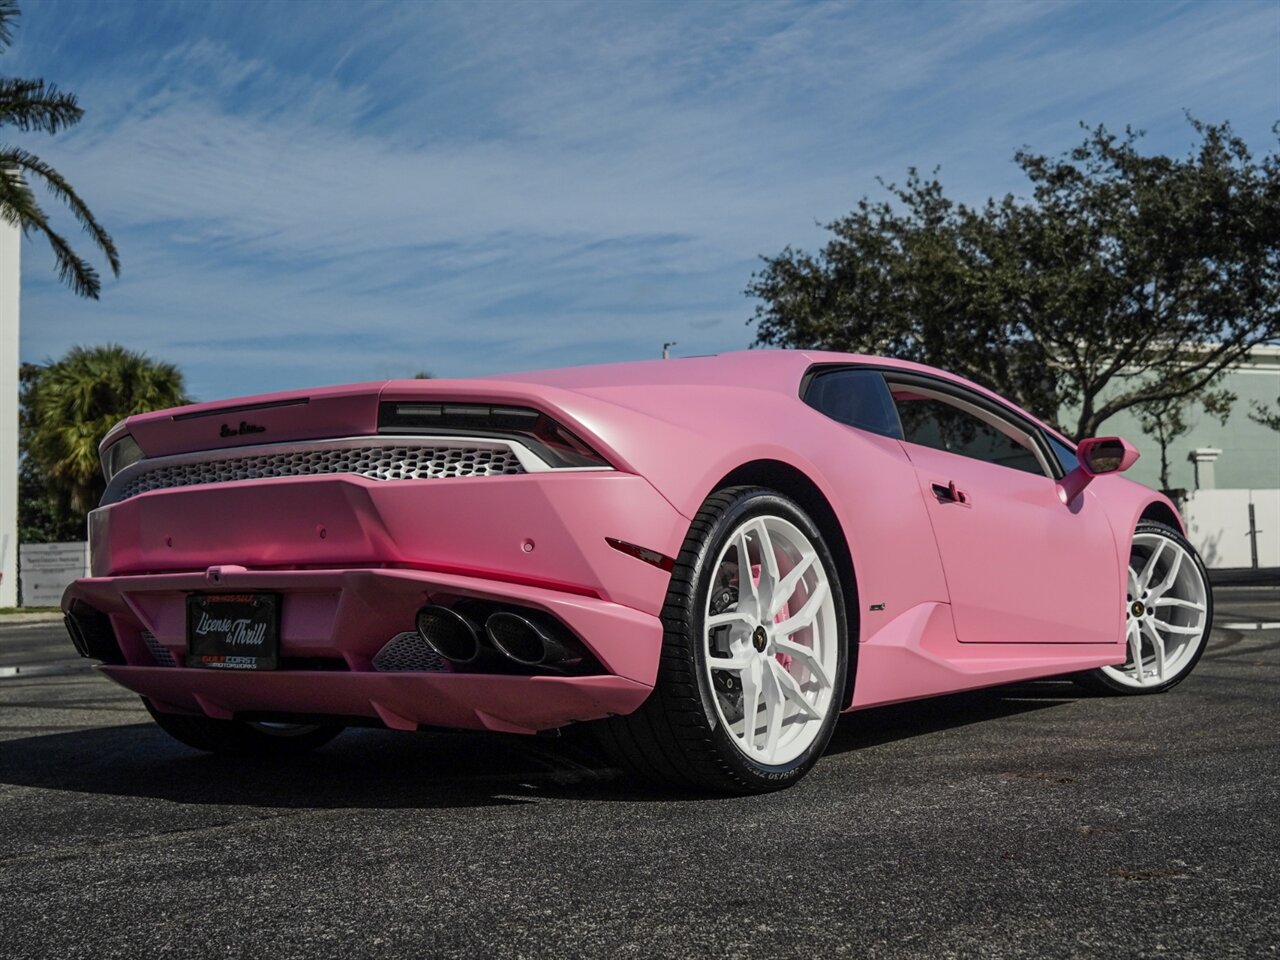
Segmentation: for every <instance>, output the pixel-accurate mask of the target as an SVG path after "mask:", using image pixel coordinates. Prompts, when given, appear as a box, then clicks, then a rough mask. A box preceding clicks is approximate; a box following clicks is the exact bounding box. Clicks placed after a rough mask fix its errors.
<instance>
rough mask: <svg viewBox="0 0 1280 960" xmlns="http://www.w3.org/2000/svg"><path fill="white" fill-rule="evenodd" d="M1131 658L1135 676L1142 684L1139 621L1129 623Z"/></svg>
mask: <svg viewBox="0 0 1280 960" xmlns="http://www.w3.org/2000/svg"><path fill="white" fill-rule="evenodd" d="M1128 634H1129V636H1128V640H1129V656H1130V657H1132V659H1133V676H1134V679H1136V680H1137V681H1138V682H1139V683H1141V682H1142V631H1141V628H1140V627H1139V626H1138V621H1137V620H1130V621H1129V628H1128Z"/></svg>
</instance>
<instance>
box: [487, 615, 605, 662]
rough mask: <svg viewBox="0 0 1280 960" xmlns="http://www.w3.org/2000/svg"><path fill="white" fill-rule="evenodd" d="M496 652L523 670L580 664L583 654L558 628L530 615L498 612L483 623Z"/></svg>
mask: <svg viewBox="0 0 1280 960" xmlns="http://www.w3.org/2000/svg"><path fill="white" fill-rule="evenodd" d="M484 632H485V633H486V634H487V635H488V637H489V642H490V643H492V644H493V647H494V649H495V650H497V651H498V652H499V653H500V654H502V655H503V656H504V657H506V658H507V659H508V660H511V661H512V662H514V663H517V664H519V665H520V666H522V667H566V666H572V665H573V664H576V663H580V662H581V661H582V653H581V652H580V651H579V650H577V649H576V647H575V646H574V645H571V644H570V643H569V642H567V641H566V639H565V638H564V636H563V631H562V629H560V628H559V627H558V625H556V624H554V623H552V622H549V621H548V620H546V619H544V618H542V617H539V616H537V615H536V614H533V613H532V612H531V613H529V614H523V613H513V612H512V611H510V610H499V611H498V612H497V613H492V614H490V615H489V618H488V619H487V620H485V622H484Z"/></svg>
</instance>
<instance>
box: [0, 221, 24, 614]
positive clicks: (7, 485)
mask: <svg viewBox="0 0 1280 960" xmlns="http://www.w3.org/2000/svg"><path fill="white" fill-rule="evenodd" d="M21 249H22V234H21V233H20V232H19V230H18V228H17V227H15V226H13V225H12V224H10V223H8V222H7V221H5V220H4V219H0V607H12V606H15V605H17V602H18V299H19V298H18V289H19V272H18V268H19V251H20V250H21Z"/></svg>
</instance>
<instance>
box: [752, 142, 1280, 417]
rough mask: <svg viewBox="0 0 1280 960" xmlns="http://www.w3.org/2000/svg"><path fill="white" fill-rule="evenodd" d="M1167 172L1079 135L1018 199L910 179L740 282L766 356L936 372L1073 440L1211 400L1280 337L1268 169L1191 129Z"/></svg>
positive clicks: (1275, 162)
mask: <svg viewBox="0 0 1280 960" xmlns="http://www.w3.org/2000/svg"><path fill="white" fill-rule="evenodd" d="M1190 123H1191V126H1192V129H1193V130H1194V132H1195V134H1196V137H1197V141H1198V142H1197V144H1196V145H1195V147H1194V148H1193V149H1192V150H1191V151H1190V153H1189V154H1188V155H1187V156H1186V157H1184V158H1181V159H1178V158H1173V157H1168V156H1159V155H1157V156H1149V155H1144V154H1142V153H1140V152H1139V150H1138V143H1139V140H1140V138H1141V134H1140V133H1136V132H1134V131H1131V130H1126V131H1125V133H1124V135H1123V136H1117V135H1114V134H1112V133H1110V132H1108V131H1107V129H1106V128H1105V127H1101V126H1099V127H1097V128H1094V129H1087V137H1086V139H1085V140H1084V142H1083V143H1082V144H1081V145H1080V146H1078V147H1076V148H1075V149H1073V150H1071V151H1069V152H1068V153H1066V154H1064V155H1062V156H1060V157H1047V156H1041V155H1038V154H1035V153H1032V152H1030V151H1028V150H1025V149H1024V150H1022V151H1019V152H1018V153H1017V154H1015V159H1016V160H1017V162H1018V164H1019V165H1020V166H1021V168H1022V170H1023V172H1024V173H1025V174H1026V176H1027V177H1028V179H1029V180H1030V183H1031V194H1030V196H1029V197H1028V198H1025V199H1020V198H1017V197H1014V196H1013V195H1009V196H1005V197H1003V198H1001V199H992V200H989V201H988V202H987V203H985V204H984V205H982V206H980V207H970V206H967V205H965V204H962V203H957V202H955V201H953V200H951V199H949V198H948V197H947V196H946V194H945V192H944V190H943V188H942V185H941V183H940V182H939V181H938V179H937V178H936V175H935V176H934V177H931V178H926V177H923V176H921V175H920V174H919V173H918V172H917V171H916V170H914V169H913V170H911V171H910V172H909V175H908V177H907V180H906V182H905V183H904V184H902V185H898V186H895V185H888V186H887V190H888V193H889V198H888V199H886V200H883V201H872V200H870V199H867V198H864V199H863V200H862V201H861V202H860V203H859V204H858V205H857V207H856V208H855V209H854V211H853V212H852V213H851V214H849V215H848V216H846V217H844V218H843V219H840V220H837V221H835V222H834V223H832V224H830V225H829V226H828V229H829V230H830V232H831V234H832V237H831V239H830V240H829V242H828V243H827V244H826V246H825V247H824V248H823V249H822V250H821V251H819V252H818V253H817V254H808V253H804V252H802V251H797V250H793V249H791V248H790V247H788V248H786V249H784V250H783V251H782V253H780V254H779V255H777V256H775V257H772V258H765V265H764V267H763V269H762V270H760V272H758V273H757V274H755V275H754V276H753V277H752V282H751V284H750V285H749V286H748V288H747V293H748V295H750V296H754V297H758V298H759V299H760V300H761V301H762V302H761V304H760V305H759V306H757V308H756V311H755V322H756V323H757V324H758V326H757V337H756V342H757V343H758V344H760V345H768V346H786V347H805V348H822V349H832V350H846V351H855V352H869V353H881V354H888V355H893V356H899V357H904V358H907V359H911V360H918V361H921V362H924V363H929V364H933V365H935V366H940V367H944V368H947V369H950V370H953V371H955V372H956V373H960V374H962V375H965V376H967V377H969V378H971V379H973V380H976V381H978V382H980V383H983V384H985V385H987V386H989V387H991V388H992V389H994V390H996V391H998V392H1000V393H1002V394H1004V395H1006V396H1008V397H1010V398H1012V399H1014V400H1016V401H1019V402H1020V403H1021V404H1022V405H1023V406H1026V407H1028V408H1029V409H1031V410H1033V411H1035V412H1037V413H1039V414H1040V415H1041V416H1044V417H1046V418H1047V419H1049V420H1057V419H1058V416H1059V411H1063V410H1066V409H1071V410H1073V411H1075V414H1074V417H1073V419H1072V422H1070V423H1065V424H1061V425H1062V426H1063V428H1064V430H1065V431H1066V432H1067V433H1069V434H1073V435H1074V436H1076V437H1085V436H1092V435H1095V434H1097V433H1098V430H1099V427H1100V426H1101V425H1102V424H1103V423H1104V422H1105V421H1106V420H1107V419H1109V418H1110V417H1112V416H1114V415H1115V414H1117V413H1120V412H1121V411H1123V410H1129V409H1131V408H1135V407H1144V406H1146V407H1149V406H1150V405H1151V404H1153V403H1161V402H1165V401H1171V402H1172V401H1177V400H1180V399H1187V398H1195V397H1197V396H1200V395H1201V394H1203V393H1204V392H1205V391H1209V390H1212V389H1213V387H1214V385H1215V383H1216V382H1217V381H1218V380H1219V378H1220V377H1221V375H1222V373H1223V372H1224V371H1225V370H1226V368H1228V367H1229V366H1230V365H1231V364H1233V363H1235V362H1237V361H1238V360H1240V359H1242V358H1243V357H1245V356H1246V355H1247V354H1248V352H1249V350H1250V349H1251V348H1252V347H1254V346H1255V345H1257V344H1260V343H1263V342H1266V341H1268V340H1272V339H1275V338H1276V337H1278V336H1280V154H1277V153H1270V154H1268V155H1266V156H1264V157H1262V158H1261V159H1255V158H1254V157H1253V156H1252V154H1251V153H1250V151H1249V148H1248V146H1247V145H1246V144H1245V143H1244V142H1243V141H1242V140H1241V139H1240V138H1238V137H1237V136H1235V134H1234V133H1233V132H1232V130H1231V127H1230V125H1229V124H1226V123H1223V124H1220V125H1212V124H1205V123H1201V122H1200V121H1198V120H1195V119H1190Z"/></svg>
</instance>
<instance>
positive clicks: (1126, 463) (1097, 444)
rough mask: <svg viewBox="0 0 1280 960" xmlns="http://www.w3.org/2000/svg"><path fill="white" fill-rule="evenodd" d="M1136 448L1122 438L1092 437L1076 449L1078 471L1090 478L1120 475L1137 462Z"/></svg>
mask: <svg viewBox="0 0 1280 960" xmlns="http://www.w3.org/2000/svg"><path fill="white" fill-rule="evenodd" d="M1140 456H1141V454H1140V453H1138V448H1137V447H1135V446H1134V445H1133V444H1132V443H1130V442H1129V441H1128V440H1126V439H1124V437H1094V438H1093V439H1091V440H1081V441H1080V445H1079V446H1078V447H1076V459H1077V460H1079V461H1080V469H1082V470H1083V471H1084V472H1085V473H1087V474H1089V476H1091V477H1096V476H1098V475H1099V474H1101V473H1121V472H1123V471H1125V470H1128V469H1129V468H1130V467H1132V466H1133V465H1134V464H1135V463H1137V462H1138V457H1140Z"/></svg>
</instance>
